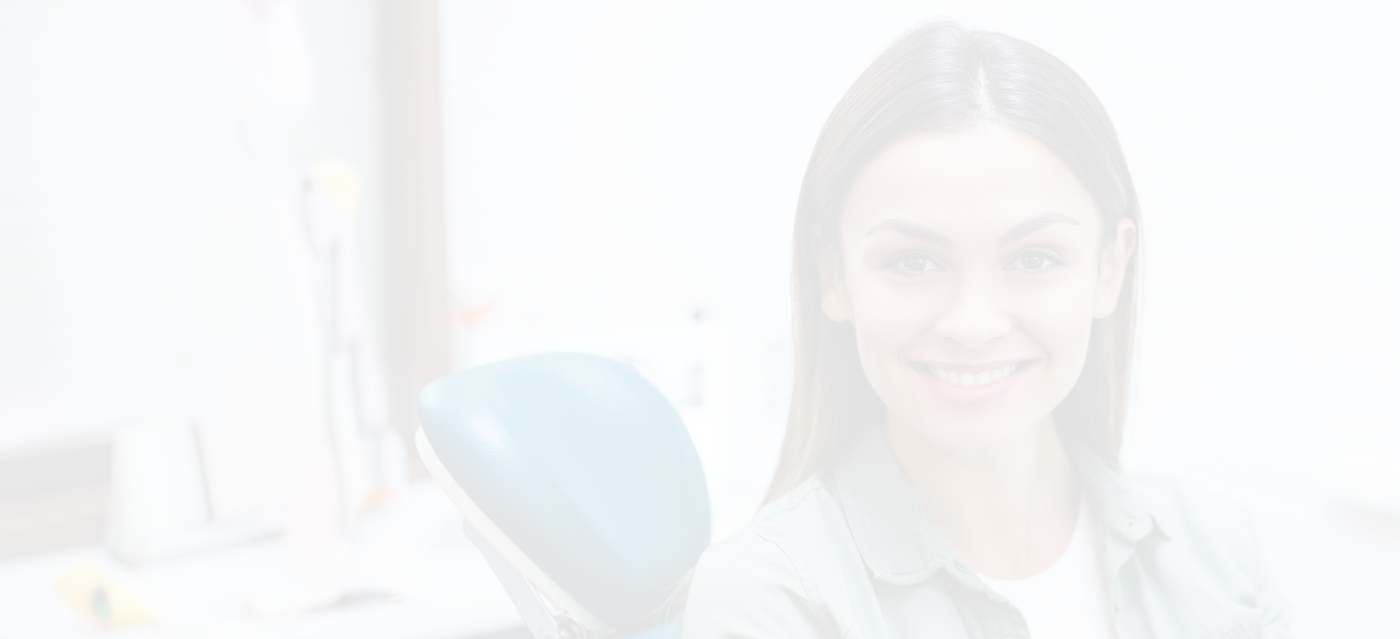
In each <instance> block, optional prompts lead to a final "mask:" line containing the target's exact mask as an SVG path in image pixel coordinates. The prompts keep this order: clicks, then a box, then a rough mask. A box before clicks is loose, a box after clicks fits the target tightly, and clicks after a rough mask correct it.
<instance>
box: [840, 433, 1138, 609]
mask: <svg viewBox="0 0 1400 639" xmlns="http://www.w3.org/2000/svg"><path fill="white" fill-rule="evenodd" d="M872 430H873V431H875V432H873V433H870V434H868V435H866V436H863V437H861V438H860V439H859V441H858V442H857V443H856V444H855V446H853V447H852V448H851V449H850V450H849V451H848V452H847V453H846V454H845V455H844V456H843V457H842V458H841V460H840V461H839V462H838V463H837V464H836V466H835V468H834V471H833V473H832V475H831V479H832V483H833V484H834V488H835V492H836V494H837V497H838V499H839V500H840V501H841V506H842V509H843V510H844V511H845V515H846V522H847V524H848V525H849V527H850V529H851V535H852V536H853V537H854V539H855V542H856V547H857V548H859V549H860V554H861V558H862V559H864V561H865V565H866V567H867V568H868V569H869V570H870V572H871V574H872V575H874V576H875V577H876V578H878V579H880V580H881V581H884V582H886V583H890V584H894V585H912V584H916V583H921V582H923V581H926V580H928V579H929V578H930V577H932V576H933V574H934V573H936V572H937V571H939V570H941V569H945V568H946V569H948V570H950V571H952V572H954V573H955V574H958V575H959V576H963V573H966V572H967V571H966V569H965V568H963V567H962V565H961V564H960V563H959V562H958V561H957V558H956V555H954V553H953V550H952V547H951V546H949V545H948V541H947V538H945V537H944V536H943V534H942V533H941V532H940V531H939V530H938V528H937V526H935V525H934V524H933V522H932V521H931V520H930V519H929V517H928V515H927V514H926V513H925V512H924V507H923V504H922V503H921V502H920V501H919V498H918V496H917V495H916V494H915V493H914V488H913V486H912V484H910V482H909V478H908V477H907V476H906V475H905V473H904V469H903V467H901V466H900V464H899V460H898V459H896V458H895V456H894V451H892V450H891V449H890V445H889V442H888V441H887V440H886V438H885V435H884V432H883V429H872ZM1067 452H1068V453H1069V457H1070V461H1071V463H1072V464H1073V465H1074V467H1075V470H1076V472H1077V474H1078V476H1079V478H1080V482H1081V485H1082V486H1083V488H1084V490H1085V491H1086V494H1087V496H1088V497H1089V499H1090V502H1091V504H1092V505H1093V507H1094V513H1095V516H1096V518H1097V519H1098V520H1099V524H1100V526H1101V530H1106V531H1112V532H1113V533H1114V535H1113V536H1114V537H1115V539H1113V540H1109V539H1108V536H1107V535H1105V542H1106V545H1107V546H1110V547H1112V548H1111V549H1110V550H1109V555H1110V561H1112V562H1113V563H1120V562H1121V560H1123V559H1125V558H1126V556H1127V555H1128V554H1131V552H1132V546H1133V545H1134V544H1136V543H1137V542H1138V541H1139V540H1141V539H1142V538H1143V537H1146V536H1147V535H1148V534H1149V533H1151V532H1152V531H1153V530H1154V529H1156V528H1157V526H1156V522H1155V520H1154V519H1153V517H1152V516H1151V515H1150V514H1149V513H1148V512H1147V511H1146V510H1145V509H1144V508H1142V506H1141V504H1140V503H1139V502H1140V500H1138V499H1136V498H1135V497H1134V496H1133V495H1132V492H1131V491H1130V490H1129V489H1128V487H1127V486H1126V485H1125V482H1124V481H1123V477H1122V475H1121V474H1119V473H1118V472H1117V471H1116V470H1114V469H1113V468H1111V467H1110V466H1109V465H1108V464H1107V463H1106V462H1104V461H1103V460H1102V459H1101V458H1099V457H1098V456H1097V455H1094V454H1093V453H1092V452H1089V451H1088V450H1084V449H1070V448H1068V447H1067Z"/></svg>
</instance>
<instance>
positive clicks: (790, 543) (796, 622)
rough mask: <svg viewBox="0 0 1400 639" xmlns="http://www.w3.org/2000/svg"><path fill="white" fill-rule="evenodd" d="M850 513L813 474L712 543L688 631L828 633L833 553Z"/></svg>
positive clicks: (696, 583)
mask: <svg viewBox="0 0 1400 639" xmlns="http://www.w3.org/2000/svg"><path fill="white" fill-rule="evenodd" d="M844 526H845V523H844V518H842V517H841V514H840V508H839V506H838V504H837V503H836V500H835V498H834V496H833V495H832V494H831V493H830V492H829V491H828V490H827V489H826V486H825V485H824V484H823V483H822V482H821V481H820V480H818V479H809V480H808V481H807V482H805V483H803V484H802V485H801V486H799V487H798V488H797V489H795V490H794V491H793V492H792V493H790V494H788V495H787V496H785V497H783V498H781V499H778V500H776V501H774V502H772V503H770V504H768V505H767V506H765V507H764V508H763V509H762V510H760V511H759V513H758V515H757V516H755V518H754V520H753V522H751V523H750V524H749V526H748V527H746V528H745V529H744V530H743V531H742V532H740V533H739V534H737V535H735V536H733V537H731V538H729V539H726V540H723V541H720V542H718V543H716V544H714V545H712V546H710V548H708V549H707V550H706V551H705V553H704V554H703V555H701V557H700V561H699V563H697V564H696V566H695V570H694V573H693V575H692V579H691V584H690V592H689V594H688V595H687V598H686V604H685V612H684V616H683V617H682V622H681V628H682V636H684V637H718V636H725V637H743V636H753V637H760V636H771V637H780V636H828V635H831V634H834V633H832V632H831V629H832V628H833V627H834V625H833V623H834V622H833V620H832V617H831V615H830V611H829V607H828V606H827V602H828V601H829V595H830V594H831V593H830V592H829V591H830V590H831V588H832V586H833V584H832V581H833V580H832V579H831V577H830V576H829V575H828V573H829V572H830V570H829V568H828V566H826V565H825V564H828V563H829V562H830V561H831V560H832V558H838V557H840V556H841V554H842V553H841V552H840V549H839V546H840V543H839V539H836V538H839V536H840V534H839V533H840V531H841V529H844Z"/></svg>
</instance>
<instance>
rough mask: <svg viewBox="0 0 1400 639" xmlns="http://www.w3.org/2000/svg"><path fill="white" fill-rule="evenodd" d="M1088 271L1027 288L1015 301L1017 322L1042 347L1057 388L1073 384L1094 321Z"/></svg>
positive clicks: (1091, 283)
mask: <svg viewBox="0 0 1400 639" xmlns="http://www.w3.org/2000/svg"><path fill="white" fill-rule="evenodd" d="M1091 275H1092V274H1089V275H1085V276H1082V277H1074V278H1066V279H1065V280H1064V281H1062V282H1060V283H1057V284H1056V285H1055V286H1046V287H1042V288H1040V289H1039V290H1036V291H1034V292H1028V294H1026V295H1023V296H1021V297H1020V300H1019V302H1018V304H1017V309H1016V311H1015V319H1016V324H1017V326H1018V328H1020V329H1021V330H1022V331H1023V332H1024V333H1025V334H1026V335H1027V336H1028V337H1029V338H1030V339H1031V340H1033V341H1034V342H1035V343H1036V344H1038V345H1039V346H1040V348H1041V349H1042V350H1043V351H1044V353H1045V357H1046V371H1047V373H1049V374H1050V376H1051V377H1052V378H1053V386H1055V387H1056V390H1057V392H1058V391H1063V392H1065V393H1068V392H1069V389H1070V388H1072V387H1073V386H1074V383H1075V381H1077V380H1078V378H1079V371H1080V370H1081V369H1082V368H1083V366H1084V359H1085V356H1086V354H1087V352H1088V349H1089V336H1090V333H1091V331H1092V329H1093V325H1094V314H1093V311H1094V280H1093V278H1092V276H1091ZM1061 387H1062V388H1061Z"/></svg>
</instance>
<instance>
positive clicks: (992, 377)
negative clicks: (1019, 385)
mask: <svg viewBox="0 0 1400 639" xmlns="http://www.w3.org/2000/svg"><path fill="white" fill-rule="evenodd" d="M1020 366H1021V365H1020V364H1012V365H1010V366H1003V367H1001V368H996V369H992V370H989V371H982V372H980V373H965V372H961V371H950V370H944V369H942V368H932V367H930V368H929V370H930V371H931V372H932V373H933V375H934V376H935V377H937V378H938V379H939V380H940V381H944V382H947V383H949V384H952V385H954V386H965V387H972V386H983V385H986V384H990V383H992V382H995V381H998V380H1001V379H1004V378H1006V377H1010V376H1011V374H1012V373H1015V372H1016V370H1017V369H1018V368H1020Z"/></svg>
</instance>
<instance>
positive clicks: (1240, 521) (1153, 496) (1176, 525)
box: [1125, 475, 1257, 550]
mask: <svg viewBox="0 0 1400 639" xmlns="http://www.w3.org/2000/svg"><path fill="white" fill-rule="evenodd" d="M1125 483H1126V484H1127V486H1128V488H1129V490H1130V491H1131V493H1132V494H1133V496H1134V497H1135V498H1136V499H1137V501H1138V502H1139V503H1140V504H1141V505H1142V506H1143V507H1144V508H1145V509H1146V510H1147V511H1148V512H1149V513H1150V514H1151V515H1152V518H1153V521H1154V523H1155V524H1156V525H1157V526H1158V527H1160V528H1161V529H1162V532H1164V533H1165V534H1166V535H1167V536H1168V537H1171V538H1173V539H1187V540H1193V541H1195V542H1198V543H1203V544H1208V545H1226V546H1232V547H1234V550H1242V549H1245V548H1249V549H1253V548H1254V547H1255V546H1256V545H1257V544H1256V541H1255V533H1254V524H1253V522H1252V520H1251V519H1250V516H1249V511H1248V510H1246V509H1245V507H1244V506H1243V505H1242V504H1240V503H1239V502H1238V501H1236V500H1234V499H1232V498H1230V497H1227V496H1225V495H1223V494H1221V493H1219V492H1217V491H1215V490H1212V489H1210V488H1207V487H1204V486H1201V485H1199V484H1196V483H1193V482H1190V481H1186V480H1181V479H1175V478H1169V477H1161V476H1153V475H1137V476H1133V475H1129V476H1127V477H1125Z"/></svg>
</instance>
